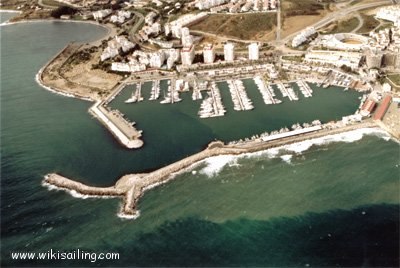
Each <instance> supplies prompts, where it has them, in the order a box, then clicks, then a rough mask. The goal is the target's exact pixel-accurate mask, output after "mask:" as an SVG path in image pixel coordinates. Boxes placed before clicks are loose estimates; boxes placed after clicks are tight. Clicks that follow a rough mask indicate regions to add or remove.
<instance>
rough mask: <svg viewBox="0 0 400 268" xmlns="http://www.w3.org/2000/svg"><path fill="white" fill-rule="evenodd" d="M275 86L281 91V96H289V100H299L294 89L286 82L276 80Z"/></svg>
mask: <svg viewBox="0 0 400 268" xmlns="http://www.w3.org/2000/svg"><path fill="white" fill-rule="evenodd" d="M276 86H277V87H278V89H279V90H280V91H281V93H282V96H283V97H287V98H289V100H290V101H297V100H299V97H298V96H297V95H296V93H295V92H294V89H293V88H292V87H291V86H290V85H289V84H288V83H283V82H278V83H277V84H276Z"/></svg>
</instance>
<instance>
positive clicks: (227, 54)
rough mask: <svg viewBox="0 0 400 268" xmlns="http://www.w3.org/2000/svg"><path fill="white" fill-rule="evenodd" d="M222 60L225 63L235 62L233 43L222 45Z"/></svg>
mask: <svg viewBox="0 0 400 268" xmlns="http://www.w3.org/2000/svg"><path fill="white" fill-rule="evenodd" d="M224 59H225V61H234V60H235V45H234V44H233V43H226V44H225V45H224Z"/></svg>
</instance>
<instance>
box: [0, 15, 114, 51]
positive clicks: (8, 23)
mask: <svg viewBox="0 0 400 268" xmlns="http://www.w3.org/2000/svg"><path fill="white" fill-rule="evenodd" d="M0 12H3V11H2V10H0ZM4 12H7V11H4ZM7 13H18V11H13V12H7ZM19 13H22V12H19ZM40 22H66V23H86V24H91V25H95V26H100V27H102V28H104V29H106V30H107V33H106V34H105V35H104V36H103V37H101V38H99V39H97V40H94V41H92V42H90V43H89V44H93V43H96V42H98V41H100V40H103V39H106V38H107V37H108V35H110V34H111V33H112V32H113V31H114V28H112V27H111V26H110V25H109V24H101V23H99V22H96V21H91V20H62V19H56V18H49V19H31V20H19V21H11V22H10V21H9V20H7V21H5V22H3V23H1V24H0V26H8V25H16V24H23V23H40Z"/></svg>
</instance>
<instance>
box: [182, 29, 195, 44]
mask: <svg viewBox="0 0 400 268" xmlns="http://www.w3.org/2000/svg"><path fill="white" fill-rule="evenodd" d="M181 42H182V46H184V47H189V46H191V45H193V36H191V35H190V31H189V28H187V27H183V28H182V30H181Z"/></svg>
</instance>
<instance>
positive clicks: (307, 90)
mask: <svg viewBox="0 0 400 268" xmlns="http://www.w3.org/2000/svg"><path fill="white" fill-rule="evenodd" d="M296 83H297V85H298V86H299V88H300V91H301V93H302V94H303V96H304V97H305V98H310V97H312V93H313V91H312V89H311V87H310V86H309V85H308V84H307V82H305V81H303V80H298V81H297V82H296Z"/></svg>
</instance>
